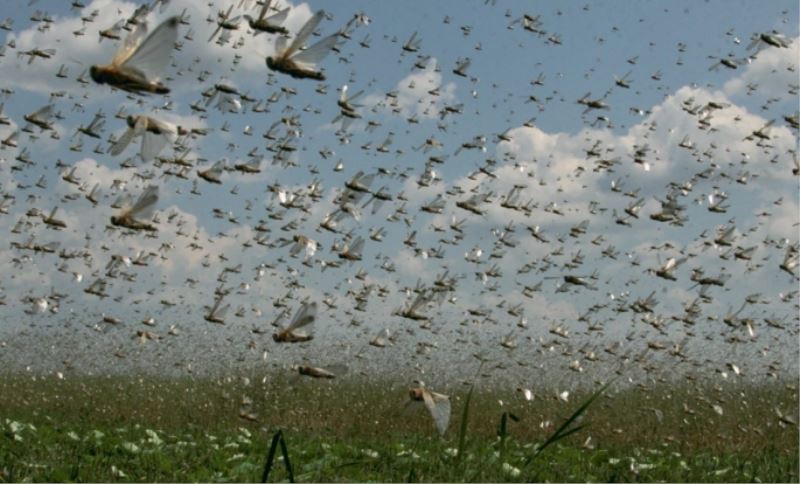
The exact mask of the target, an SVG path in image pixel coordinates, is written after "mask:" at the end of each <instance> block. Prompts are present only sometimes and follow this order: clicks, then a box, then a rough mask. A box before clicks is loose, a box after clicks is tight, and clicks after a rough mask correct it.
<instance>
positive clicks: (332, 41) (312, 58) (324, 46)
mask: <svg viewBox="0 0 800 484" xmlns="http://www.w3.org/2000/svg"><path fill="white" fill-rule="evenodd" d="M337 40H339V34H331V35H329V36H327V37H325V38H324V39H322V40H320V41H319V42H317V43H316V44H314V45H312V46H311V47H309V48H308V49H306V50H304V51H302V52H300V53H298V54H295V55H294V56H292V60H293V61H294V62H295V63H296V64H301V65H303V66H305V67H308V68H309V69H313V68H314V67H315V66H316V65H317V63H318V62H319V61H321V60H322V59H324V58H325V56H326V55H328V53H329V52H330V51H331V49H333V47H334V46H335V45H336V41H337Z"/></svg>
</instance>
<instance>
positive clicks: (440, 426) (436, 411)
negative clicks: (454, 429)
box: [422, 389, 450, 435]
mask: <svg viewBox="0 0 800 484" xmlns="http://www.w3.org/2000/svg"><path fill="white" fill-rule="evenodd" d="M422 398H423V400H425V406H426V407H428V411H429V412H430V413H431V417H433V422H434V423H435V424H436V430H438V431H439V435H444V433H445V432H446V431H447V425H448V424H449V423H450V399H449V398H448V397H446V396H445V395H441V394H439V393H432V392H429V391H427V390H424V389H423V390H422Z"/></svg>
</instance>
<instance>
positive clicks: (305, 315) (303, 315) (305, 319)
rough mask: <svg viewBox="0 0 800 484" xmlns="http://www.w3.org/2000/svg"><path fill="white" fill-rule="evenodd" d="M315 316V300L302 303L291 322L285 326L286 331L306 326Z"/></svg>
mask: <svg viewBox="0 0 800 484" xmlns="http://www.w3.org/2000/svg"><path fill="white" fill-rule="evenodd" d="M316 318H317V303H316V301H314V302H312V303H304V304H303V305H302V306H301V307H300V309H299V310H298V311H297V314H295V316H294V319H293V320H292V324H290V325H289V327H288V328H286V330H287V331H294V330H296V329H299V328H302V327H303V326H308V325H309V324H312V323H313V322H314V320H315V319H316Z"/></svg>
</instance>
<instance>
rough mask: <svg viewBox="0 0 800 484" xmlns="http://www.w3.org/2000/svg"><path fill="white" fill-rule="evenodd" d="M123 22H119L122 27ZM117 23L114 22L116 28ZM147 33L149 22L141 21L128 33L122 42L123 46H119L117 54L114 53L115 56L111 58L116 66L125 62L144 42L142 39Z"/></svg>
mask: <svg viewBox="0 0 800 484" xmlns="http://www.w3.org/2000/svg"><path fill="white" fill-rule="evenodd" d="M121 22H122V21H120V22H117V24H119V25H120V28H122V25H121ZM117 24H114V28H116V26H117ZM145 35H147V22H141V23H140V24H139V26H138V27H137V28H136V30H134V31H133V32H131V33H130V34H128V36H127V37H125V40H124V41H123V43H122V46H121V47H120V48H119V50H118V51H117V53H116V54H114V58H113V59H112V60H111V63H112V64H113V65H115V66H120V65H122V64H124V63H125V62H126V61H127V60H128V58H130V57H131V55H133V53H134V52H135V51H136V48H137V47H138V46H139V45H140V44H141V43H142V39H143V38H144V36H145Z"/></svg>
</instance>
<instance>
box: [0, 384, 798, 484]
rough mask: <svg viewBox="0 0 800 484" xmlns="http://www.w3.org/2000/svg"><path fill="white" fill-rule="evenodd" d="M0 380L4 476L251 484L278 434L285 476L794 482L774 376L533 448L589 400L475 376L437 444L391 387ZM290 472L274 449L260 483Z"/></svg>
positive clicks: (793, 403) (628, 390) (683, 397)
mask: <svg viewBox="0 0 800 484" xmlns="http://www.w3.org/2000/svg"><path fill="white" fill-rule="evenodd" d="M0 382H2V383H0V416H1V419H0V428H1V429H2V431H1V433H0V480H2V481H6V482H10V481H121V482H134V481H259V480H260V479H261V478H262V473H263V470H264V464H265V461H266V456H267V451H268V448H269V445H270V441H271V438H272V436H273V435H274V433H275V432H276V431H278V430H281V431H282V433H283V436H284V438H285V443H286V444H287V445H286V448H287V451H288V456H289V461H290V464H291V466H292V472H293V473H292V476H291V477H292V478H294V479H295V480H296V481H391V482H401V481H402V482H414V481H419V482H432V481H477V482H480V481H507V482H523V481H601V482H602V481H608V482H612V481H639V482H649V481H709V482H712V481H713V482H744V481H748V482H752V481H756V482H759V481H760V482H774V481H794V482H796V481H797V480H798V428H797V424H796V415H797V413H798V400H797V389H796V387H795V386H794V385H792V384H785V383H778V382H775V383H769V384H763V385H758V386H752V385H744V384H735V383H730V382H724V384H722V385H705V386H703V385H677V384H664V385H652V386H650V387H644V386H625V385H623V384H622V383H621V380H620V381H617V382H614V383H612V385H611V386H610V387H608V388H607V389H606V390H605V391H604V392H603V393H602V394H600V396H599V397H598V398H597V399H596V400H594V401H593V402H592V403H591V404H590V405H589V406H588V409H587V410H586V411H585V412H583V413H582V414H580V415H579V416H578V418H577V419H576V420H575V421H573V422H571V424H570V426H569V427H568V429H574V428H578V427H580V428H578V430H577V431H575V432H574V433H573V434H571V435H569V436H567V437H565V438H563V439H561V440H558V441H557V442H556V443H554V444H553V445H550V446H548V447H547V448H545V449H543V450H542V451H541V453H538V454H537V450H541V449H540V447H541V446H542V444H543V443H544V442H546V440H547V439H548V437H550V436H552V435H553V433H554V432H555V431H556V430H557V429H558V427H560V426H561V425H562V424H563V423H564V422H565V421H566V420H567V419H568V418H569V417H570V416H571V415H572V414H573V413H575V411H576V410H577V409H578V408H579V407H580V406H581V404H582V403H583V402H585V401H586V400H587V398H588V397H589V396H590V395H589V394H590V391H576V392H575V393H574V394H571V395H569V397H567V399H566V401H565V400H564V399H559V398H557V397H554V396H552V395H553V394H552V393H549V392H547V391H542V392H541V393H537V392H535V394H534V397H533V398H532V399H531V400H526V399H524V398H522V397H521V396H520V395H519V394H518V393H516V394H513V393H512V394H509V393H503V392H500V391H496V390H491V389H489V386H488V382H486V381H484V380H481V379H479V380H478V381H477V382H476V383H475V387H474V392H473V394H472V396H471V398H470V399H469V405H468V411H467V412H466V413H465V412H464V409H465V407H466V406H467V405H466V404H467V395H468V393H469V386H464V387H454V388H451V389H449V390H450V398H451V400H452V401H453V418H452V420H451V422H450V425H449V428H448V430H447V432H446V433H445V435H444V436H443V437H440V436H439V435H438V433H437V432H436V431H435V429H434V427H433V425H432V422H431V417H430V415H428V414H427V413H426V412H423V411H416V410H414V409H409V408H405V405H404V403H405V402H406V401H407V388H405V387H403V386H402V385H398V384H393V383H392V382H383V383H377V382H367V381H364V382H361V383H359V382H355V381H336V380H331V381H320V380H310V379H293V378H287V377H285V376H280V375H277V376H274V377H270V378H261V379H255V378H254V377H247V376H240V377H238V378H229V379H221V380H201V379H188V378H186V379H169V380H158V379H153V378H141V379H140V378H124V377H113V378H112V377H82V378H76V379H64V380H61V379H58V378H56V377H52V376H43V377H30V376H25V377H22V376H14V375H6V376H4V377H3V378H2V379H1V380H0ZM733 402H735V404H734V403H733ZM245 407H246V408H247V411H245V410H243V409H244V408H245ZM503 414H506V417H505V418H503ZM465 416H466V418H467V421H466V425H465V426H464V427H463V431H462V422H463V421H464V417H465ZM512 416H513V417H512ZM501 421H503V423H501ZM462 437H463V442H462ZM459 448H461V449H462V451H461V452H462V453H461V455H459ZM289 477H290V476H289V474H288V472H287V470H286V466H285V465H284V462H283V458H282V457H281V453H280V452H278V453H277V454H276V460H275V462H274V465H273V467H272V472H271V473H270V476H269V480H271V481H280V480H284V481H285V480H288V479H289Z"/></svg>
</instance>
